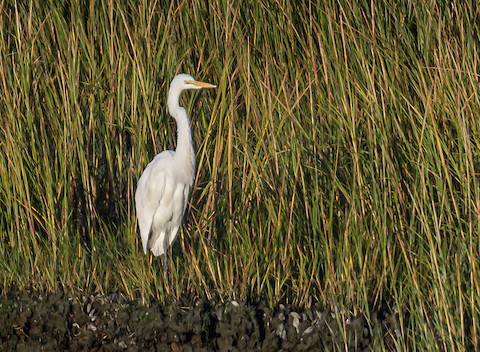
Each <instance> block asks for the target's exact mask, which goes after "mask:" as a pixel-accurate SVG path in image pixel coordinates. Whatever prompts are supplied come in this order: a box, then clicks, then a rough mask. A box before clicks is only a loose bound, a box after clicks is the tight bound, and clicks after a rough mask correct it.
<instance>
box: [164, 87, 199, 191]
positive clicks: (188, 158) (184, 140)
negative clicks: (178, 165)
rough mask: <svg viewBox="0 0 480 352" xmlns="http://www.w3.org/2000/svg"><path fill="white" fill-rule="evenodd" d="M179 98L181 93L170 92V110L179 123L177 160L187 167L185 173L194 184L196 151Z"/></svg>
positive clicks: (186, 116) (188, 122)
mask: <svg viewBox="0 0 480 352" xmlns="http://www.w3.org/2000/svg"><path fill="white" fill-rule="evenodd" d="M179 97H180V92H179V93H176V92H170V94H169V98H168V110H169V112H170V115H172V117H173V118H174V119H175V121H176V123H177V149H176V150H175V158H178V159H180V160H182V163H183V165H184V166H185V173H186V175H187V176H189V177H190V178H191V180H190V182H191V183H193V179H194V177H195V151H194V149H193V143H192V130H191V128H190V120H189V119H188V115H187V112H186V110H185V109H184V108H183V107H181V106H180V105H179V103H178V100H179Z"/></svg>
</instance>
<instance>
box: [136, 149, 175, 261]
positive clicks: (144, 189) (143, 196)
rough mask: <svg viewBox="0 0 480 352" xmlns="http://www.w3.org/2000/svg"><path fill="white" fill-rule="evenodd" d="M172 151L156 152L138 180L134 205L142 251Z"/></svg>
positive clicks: (162, 193) (145, 247)
mask: <svg viewBox="0 0 480 352" xmlns="http://www.w3.org/2000/svg"><path fill="white" fill-rule="evenodd" d="M173 155H174V152H172V151H170V150H167V151H164V152H162V153H160V154H158V155H157V156H156V157H155V158H154V159H153V160H152V161H151V162H150V163H149V164H148V165H147V167H146V168H145V171H143V174H142V176H141V177H140V179H139V180H138V185H137V190H136V192H135V207H136V211H137V219H138V226H139V228H140V236H141V238H142V245H143V251H144V252H145V253H147V243H148V238H149V235H150V231H151V227H152V220H153V216H154V214H155V211H156V210H157V208H158V204H159V203H160V201H161V199H162V197H163V195H164V193H165V186H166V182H167V173H166V165H167V164H168V163H169V160H171V158H172V157H173Z"/></svg>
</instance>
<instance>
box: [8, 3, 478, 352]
mask: <svg viewBox="0 0 480 352" xmlns="http://www.w3.org/2000/svg"><path fill="white" fill-rule="evenodd" d="M478 16H479V10H478V7H477V5H476V2H475V1H466V2H460V1H458V2H457V1H448V2H438V3H436V2H435V1H420V2H417V1H398V2H395V1H375V2H373V1H372V2H360V4H357V3H356V2H351V1H333V0H329V1H328V0H327V1H317V2H315V1H300V2H297V1H290V0H284V1H267V0H265V1H259V2H256V1H208V2H205V1H198V0H194V1H173V2H171V4H170V5H169V6H165V5H164V4H163V2H159V1H138V2H134V1H119V2H116V1H109V2H104V1H90V2H84V3H83V4H77V3H76V2H72V4H70V2H68V1H63V2H62V1H58V2H57V1H37V2H31V3H30V4H24V2H16V1H15V2H13V1H7V2H0V55H1V57H0V135H1V138H0V239H1V247H0V275H1V276H0V279H1V285H2V291H3V292H7V291H9V290H10V289H12V288H15V289H20V290H22V289H25V288H34V289H38V290H42V291H50V292H54V291H68V292H100V293H109V292H119V293H122V294H123V295H125V296H126V297H130V298H132V299H133V298H141V299H144V300H145V302H148V301H150V300H152V299H155V300H156V299H160V300H161V299H163V298H165V297H173V298H175V297H180V296H184V295H192V296H201V297H205V298H215V299H229V298H236V299H242V300H252V301H255V300H259V299H262V298H263V299H267V300H268V302H269V304H271V305H272V306H273V305H275V304H277V303H278V302H285V303H290V304H293V305H297V306H310V305H311V304H314V303H320V304H323V305H325V306H329V307H331V308H332V309H335V310H337V309H338V310H339V311H342V312H344V313H343V314H342V315H339V317H340V318H339V319H347V318H348V316H349V315H357V314H359V313H362V314H365V315H366V316H367V318H368V317H369V315H370V312H373V311H375V310H377V309H378V308H379V307H380V306H385V305H386V306H388V307H389V309H390V310H391V311H397V312H398V315H399V317H400V324H399V326H398V329H397V330H396V335H395V336H393V337H394V340H395V343H396V346H397V348H398V349H399V350H407V349H408V350H420V351H425V350H432V351H438V350H439V349H442V350H452V351H453V350H455V351H461V350H465V349H474V348H480V341H479V338H480V332H479V326H480V322H479V319H480V312H479V309H480V308H479V307H480V276H479V265H480V259H479V258H480V253H479V252H480V244H479V243H480V241H479V217H480V189H479V168H480V149H479V148H480V122H479V117H480V88H479V87H480V85H479V77H480V76H479V69H480V59H479V56H480V55H479V49H480V45H479V44H480V40H479V35H478V33H479V31H480V28H479V27H480V26H479V17H478ZM179 72H186V73H189V74H191V75H193V76H194V77H195V78H197V79H199V80H202V81H207V82H211V83H214V84H217V85H218V88H217V89H216V90H208V91H201V92H196V93H192V92H188V93H186V94H184V95H183V99H182V101H183V104H184V105H185V107H186V108H187V111H189V114H190V116H191V124H192V128H193V131H194V139H195V141H196V147H197V148H196V149H197V163H198V172H197V179H196V183H195V186H194V189H193V192H192V195H191V202H190V204H189V208H188V216H187V219H186V223H185V225H184V226H183V227H182V230H181V232H180V234H179V238H178V239H177V241H176V242H175V245H174V246H173V248H172V256H171V258H172V260H171V261H170V268H169V275H168V277H167V276H165V275H164V274H163V273H164V272H163V266H162V264H161V263H159V262H158V261H157V260H152V258H151V256H150V255H148V256H146V255H144V254H143V252H142V251H141V249H140V244H139V237H138V234H137V233H138V231H137V229H136V219H135V212H134V204H133V198H134V191H135V186H136V182H137V180H138V178H139V176H140V174H141V172H142V170H143V168H144V167H145V166H146V164H147V163H148V162H149V161H150V160H151V159H152V158H153V156H154V155H155V154H156V153H157V152H159V151H160V150H163V149H166V148H170V149H172V148H174V147H175V127H176V126H175V124H174V121H173V120H172V119H171V118H170V117H169V115H168V114H167V111H166V104H165V101H166V94H167V91H168V85H169V82H170V81H171V79H172V78H173V77H174V75H175V74H176V73H179ZM340 323H341V322H340Z"/></svg>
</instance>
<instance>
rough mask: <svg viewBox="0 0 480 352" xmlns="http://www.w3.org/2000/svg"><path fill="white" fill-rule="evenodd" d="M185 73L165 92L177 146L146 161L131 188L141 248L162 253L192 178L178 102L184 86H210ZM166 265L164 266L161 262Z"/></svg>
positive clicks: (186, 122)
mask: <svg viewBox="0 0 480 352" xmlns="http://www.w3.org/2000/svg"><path fill="white" fill-rule="evenodd" d="M214 87H215V86H214V85H212V84H209V83H204V82H198V81H195V80H194V79H193V77H191V76H189V75H186V74H179V75H177V76H175V78H174V79H173V81H172V83H171V85H170V90H169V92H168V102H167V104H168V110H169V113H170V115H172V117H173V118H174V119H175V121H176V123H177V149H176V150H175V151H171V150H165V151H163V152H161V153H160V154H158V155H157V156H155V158H154V159H153V160H152V161H151V162H150V163H149V164H148V165H147V167H146V168H145V171H144V172H143V174H142V176H141V177H140V180H139V181H138V185H137V190H136V192H135V206H136V211H137V219H138V226H139V228H140V235H141V238H142V245H143V251H144V252H145V253H147V251H148V250H151V251H152V252H153V254H154V255H155V256H160V255H162V254H165V264H167V263H166V262H167V256H166V252H167V249H168V247H169V246H170V245H171V244H172V242H173V240H174V239H175V237H176V235H177V231H178V228H179V227H180V224H181V223H182V219H183V215H184V214H185V209H186V206H187V201H188V195H189V192H190V188H191V187H192V184H193V181H194V179H195V152H194V150H193V144H192V132H191V129H190V121H189V119H188V115H187V112H186V111H185V109H184V108H182V107H181V106H180V105H179V98H180V94H181V93H182V91H183V90H186V89H201V88H214ZM165 267H166V266H165Z"/></svg>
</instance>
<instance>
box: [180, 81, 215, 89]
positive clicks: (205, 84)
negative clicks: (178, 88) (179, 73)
mask: <svg viewBox="0 0 480 352" xmlns="http://www.w3.org/2000/svg"><path fill="white" fill-rule="evenodd" d="M185 83H188V84H193V85H195V86H198V87H202V88H216V87H217V86H216V85H213V84H210V83H205V82H200V81H192V80H186V81H185Z"/></svg>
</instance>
